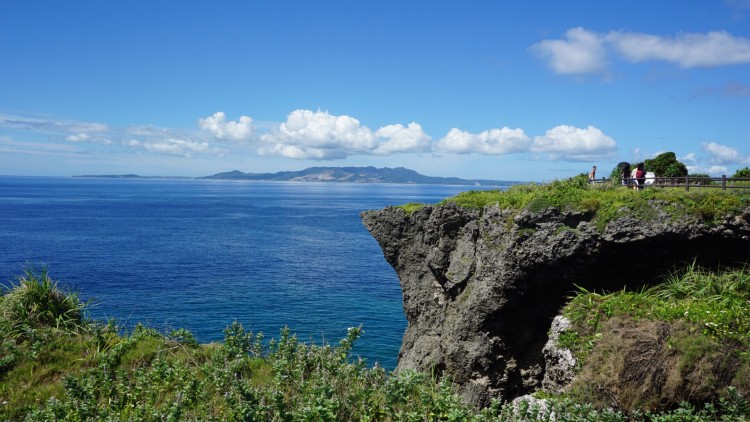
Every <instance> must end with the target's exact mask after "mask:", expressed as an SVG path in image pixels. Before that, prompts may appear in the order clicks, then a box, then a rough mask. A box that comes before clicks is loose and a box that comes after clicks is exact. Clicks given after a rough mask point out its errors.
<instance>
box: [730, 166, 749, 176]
mask: <svg viewBox="0 0 750 422" xmlns="http://www.w3.org/2000/svg"><path fill="white" fill-rule="evenodd" d="M732 177H750V167H743V168H741V169H738V170H737V171H736V172H734V176H732Z"/></svg>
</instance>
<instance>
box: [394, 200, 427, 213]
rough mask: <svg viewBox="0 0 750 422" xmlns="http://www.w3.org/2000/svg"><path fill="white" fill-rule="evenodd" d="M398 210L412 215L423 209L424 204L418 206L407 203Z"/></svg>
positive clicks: (413, 203)
mask: <svg viewBox="0 0 750 422" xmlns="http://www.w3.org/2000/svg"><path fill="white" fill-rule="evenodd" d="M399 208H401V209H403V210H404V211H406V213H407V214H412V213H414V212H416V211H419V210H420V209H422V208H424V204H418V203H416V202H409V203H407V204H404V205H400V206H399Z"/></svg>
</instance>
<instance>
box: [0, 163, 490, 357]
mask: <svg viewBox="0 0 750 422" xmlns="http://www.w3.org/2000/svg"><path fill="white" fill-rule="evenodd" d="M471 189H476V188H475V187H473V186H447V185H411V184H346V183H294V182H245V181H214V180H194V179H106V178H101V179H97V178H51V177H0V283H2V284H3V285H4V286H6V287H7V286H10V285H11V283H14V282H16V280H17V278H18V276H20V275H21V274H22V273H23V271H24V268H25V267H27V266H36V267H40V266H42V265H44V266H46V267H47V268H48V271H49V273H50V275H51V276H52V278H53V279H55V280H57V281H59V283H60V285H62V286H63V287H64V288H66V289H69V290H71V291H73V292H76V293H77V294H78V295H79V296H80V297H81V298H82V299H84V300H88V301H90V306H89V316H90V317H91V318H94V319H100V320H108V319H114V320H115V321H116V322H117V323H118V324H120V325H122V326H123V327H126V328H127V327H130V328H132V327H133V326H134V325H135V324H138V323H142V324H145V325H147V326H150V327H154V328H157V329H159V330H161V331H163V332H168V331H169V330H171V329H174V328H186V329H188V330H190V331H191V332H192V333H193V334H194V335H195V337H196V338H197V340H198V341H199V342H202V343H205V342H211V341H221V340H222V339H223V330H224V328H225V327H226V326H227V325H229V324H231V323H232V322H233V321H239V322H241V323H242V324H243V325H244V326H245V328H246V329H247V330H252V331H253V332H256V333H257V332H263V333H264V335H265V337H266V339H270V338H272V337H278V334H279V330H280V329H281V328H283V327H284V326H288V327H289V328H290V329H291V331H292V332H293V333H296V335H297V337H298V338H299V339H300V340H301V341H305V342H313V343H317V344H322V343H324V342H328V343H331V344H337V343H338V341H339V340H340V339H341V338H343V337H345V335H346V331H347V328H348V327H352V326H359V325H360V324H361V325H362V327H363V329H364V335H363V336H362V338H361V339H360V340H358V342H357V343H356V345H355V348H354V351H353V352H354V354H356V355H359V356H361V357H362V358H364V359H367V362H368V364H369V365H373V364H375V362H377V363H378V364H379V365H381V366H383V367H386V368H389V369H393V368H395V366H396V364H397V359H398V350H399V347H400V345H401V337H402V335H403V332H404V329H405V328H406V319H405V317H404V314H403V310H402V303H401V289H400V287H399V281H398V277H397V276H396V273H395V271H394V270H393V269H392V268H391V267H390V265H388V263H387V262H386V261H385V259H384V258H383V254H382V252H381V250H380V247H379V246H378V244H377V242H376V241H375V239H374V238H372V237H371V236H370V234H369V233H368V232H367V230H366V229H365V228H364V226H363V225H362V222H361V221H360V217H359V214H360V212H362V211H365V210H372V209H380V208H384V207H386V206H388V205H400V204H404V203H408V202H419V203H436V202H439V201H440V200H442V199H444V198H446V197H450V196H453V195H455V194H457V193H459V192H462V191H466V190H471Z"/></svg>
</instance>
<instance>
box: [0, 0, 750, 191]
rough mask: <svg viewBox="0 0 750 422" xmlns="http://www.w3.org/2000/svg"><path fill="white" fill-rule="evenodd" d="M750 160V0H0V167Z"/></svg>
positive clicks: (500, 166)
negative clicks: (667, 154)
mask: <svg viewBox="0 0 750 422" xmlns="http://www.w3.org/2000/svg"><path fill="white" fill-rule="evenodd" d="M664 151H673V152H675V153H676V154H677V156H678V157H679V159H680V160H681V161H683V162H684V163H685V164H687V165H688V167H689V169H690V170H691V171H692V172H708V173H711V174H712V175H721V174H729V175H731V174H732V173H734V171H735V170H736V169H738V168H741V167H745V166H748V165H750V0H727V1H720V0H717V1H704V0H701V1H639V0H631V1H627V2H626V1H617V2H594V1H566V2H560V1H548V2H547V1H533V0H531V1H523V2H500V1H460V2H459V1H429V2H428V1H318V2H314V1H273V2H272V1H264V2H259V1H256V2H250V1H247V2H239V1H238V2H226V1H214V2H198V1H172V2H170V1H160V2H154V1H127V2H126V1H106V2H100V1H66V2H61V1H16V0H7V1H3V2H0V174H2V175H59V176H69V175H74V174H124V173H137V174H141V175H177V176H203V175H210V174H214V173H218V172H221V171H228V170H235V169H236V170H241V171H244V172H269V171H270V172H275V171H281V170H298V169H303V168H306V167H310V166H345V165H346V166H349V165H354V166H367V165H373V166H377V167H398V166H403V167H408V168H411V169H414V170H417V171H419V172H420V173H423V174H426V175H431V176H456V177H462V178H482V179H499V180H533V181H548V180H552V179H556V178H564V177H568V176H571V175H575V174H578V173H582V172H588V170H589V169H590V168H591V166H592V165H597V166H598V167H599V169H600V175H603V173H608V172H609V170H610V169H611V168H612V167H613V166H614V165H615V164H616V163H618V162H620V161H639V160H643V159H645V158H649V157H652V156H653V155H655V154H658V153H660V152H664Z"/></svg>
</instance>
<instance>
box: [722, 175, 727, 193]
mask: <svg viewBox="0 0 750 422" xmlns="http://www.w3.org/2000/svg"><path fill="white" fill-rule="evenodd" d="M721 189H722V190H727V175H726V174H722V175H721Z"/></svg>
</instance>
